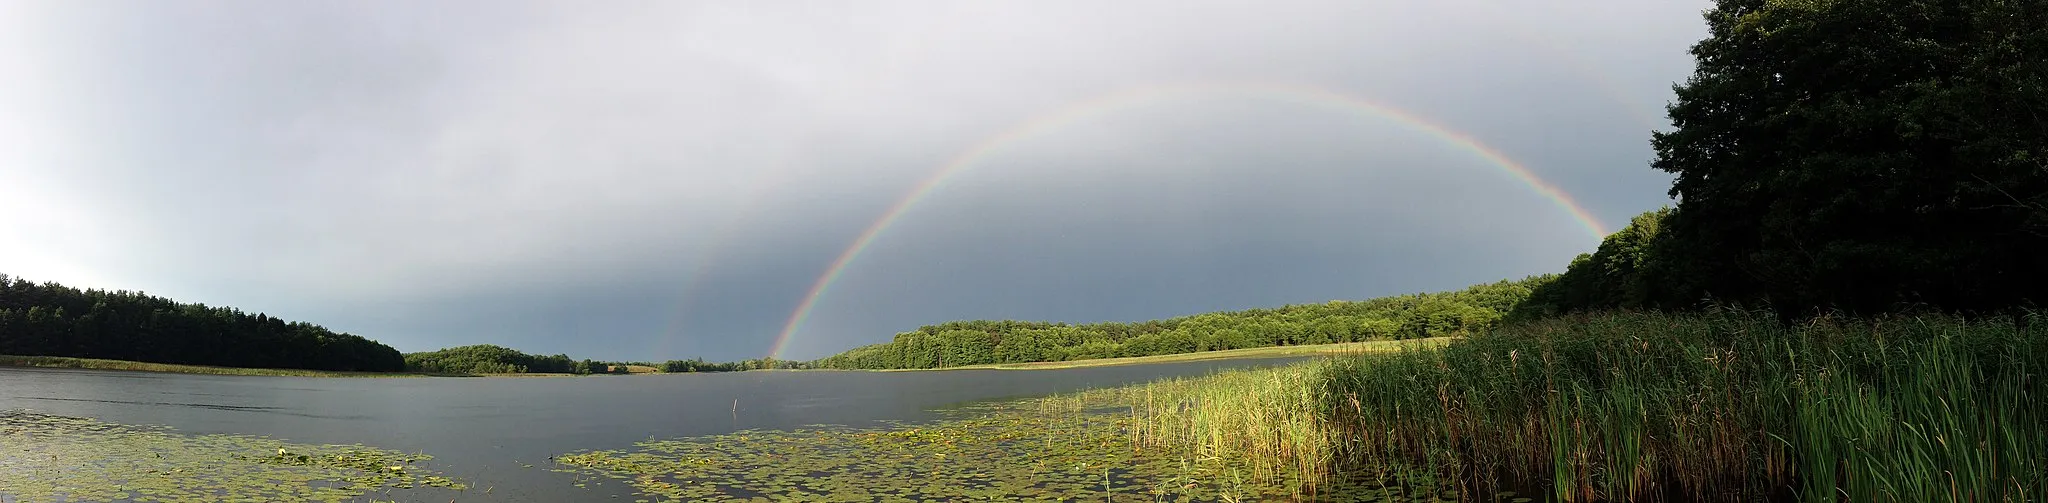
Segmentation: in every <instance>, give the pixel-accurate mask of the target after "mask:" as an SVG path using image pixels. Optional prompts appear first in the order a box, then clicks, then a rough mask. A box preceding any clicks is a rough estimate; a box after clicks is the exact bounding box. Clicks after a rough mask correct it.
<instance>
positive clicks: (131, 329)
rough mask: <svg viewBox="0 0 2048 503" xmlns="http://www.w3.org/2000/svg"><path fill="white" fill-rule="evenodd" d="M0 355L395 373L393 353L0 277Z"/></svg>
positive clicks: (268, 320) (302, 328)
mask: <svg viewBox="0 0 2048 503" xmlns="http://www.w3.org/2000/svg"><path fill="white" fill-rule="evenodd" d="M0 354H12V355H22V356H68V357H79V358H104V359H114V360H131V361H143V362H155V363H175V364H185V365H212V366H221V367H255V368H287V369H309V370H342V371H378V372H386V371H398V370H402V369H404V368H405V362H404V359H403V357H401V356H400V354H399V352H398V350H396V349H392V348H391V347H390V346H386V345H383V344H380V343H378V342H376V341H372V340H369V339H365V338H363V337H359V336H356V335H352V334H347V333H335V332H334V331H331V330H328V329H326V328H324V327H321V326H319V325H314V324H310V323H305V322H292V321H285V320H282V319H278V318H273V317H271V316H269V315H267V314H263V313H256V314H249V313H245V312H242V311H241V310H239V309H235V308H230V307H211V306H207V305H205V304H184V303H179V302H176V301H173V300H171V299H166V298H163V297H156V296H151V295H146V294H144V293H142V292H131V291H126V290H122V291H106V290H79V289H77V288H72V287H67V286H64V285H61V284H58V283H55V282H45V283H34V282H31V281H28V280H25V279H20V278H13V277H9V276H8V275H5V274H0Z"/></svg>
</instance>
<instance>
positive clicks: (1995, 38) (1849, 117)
mask: <svg viewBox="0 0 2048 503" xmlns="http://www.w3.org/2000/svg"><path fill="white" fill-rule="evenodd" d="M1706 18H1707V22H1708V27H1709V30H1710V33H1711V36H1710V37H1709V38H1707V39H1706V40H1704V41H1701V42H1700V43H1698V44H1696V45H1695V46H1693V48H1692V54H1693V56H1694V57H1695V58H1696V60H1697V67H1696V71H1695V73H1694V74H1693V76H1692V78H1691V79H1690V80H1688V81H1687V82H1685V83H1684V84H1683V85H1680V86H1677V88H1676V90H1677V100H1676V101H1675V102H1674V103H1672V104H1671V105H1670V107H1669V112H1670V117H1671V120H1672V122H1673V125H1674V126H1675V129H1673V130H1671V131H1669V132H1659V133H1656V134H1655V137H1654V139H1653V142H1652V143H1653V145H1654V146H1655V149H1656V160H1655V162H1654V165H1655V167H1656V168H1658V169H1661V170H1664V171H1668V172H1671V173H1673V174H1675V175H1676V180H1675V182H1674V183H1673V185H1672V188H1671V192H1670V193H1671V196H1673V197H1674V198H1676V199H1677V200H1678V204H1677V212H1676V213H1675V214H1674V215H1672V216H1671V217H1670V219H1669V220H1668V221H1667V222H1666V223H1665V225H1666V227H1667V228H1666V229H1664V233H1665V234H1666V235H1667V236H1668V237H1669V239H1668V240H1666V242H1664V243H1661V244H1660V245H1659V246H1658V251H1657V253H1656V255H1657V258H1658V259H1659V260H1662V261H1664V262H1665V263H1666V265H1668V266H1669V267H1670V275H1668V276H1664V277H1662V279H1661V281H1662V283H1661V285H1662V287H1664V288H1665V291H1662V292H1655V295H1654V298H1653V299H1650V300H1652V301H1653V302H1651V303H1652V304H1656V305H1660V306H1665V307H1683V306H1690V305H1692V304H1694V303H1696V302H1698V301H1700V300H1702V299H1705V298H1709V297H1711V298H1715V299H1718V300H1723V301H1736V302H1744V303H1752V304H1754V303H1769V304H1771V305H1774V306H1777V307H1778V308H1779V309H1780V310H1781V311H1803V310H1810V309H1812V308H1814V307H1816V306H1818V307H1825V308H1839V309H1845V310H1851V311H1879V310H1889V309H1896V308H1899V307H1903V306H1920V305H1924V306H1932V307H1941V308H1949V309H1962V310H1993V309H2002V308H2006V307H2009V306H2014V305H2021V304H2026V303H2029V302H2030V301H2031V300H2030V299H2038V298H2040V297H2041V294H2042V293H2043V292H2044V288H2048V282H2044V281H2043V280H2044V279H2048V0H1964V1H1955V0H1939V1H1937V0H1721V1H1719V2H1717V3H1716V6H1715V7H1714V8H1713V9H1711V10H1709V11H1708V12H1707V13H1706Z"/></svg>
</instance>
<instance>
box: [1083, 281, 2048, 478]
mask: <svg viewBox="0 0 2048 503" xmlns="http://www.w3.org/2000/svg"><path fill="white" fill-rule="evenodd" d="M2041 321H2048V320H2042V319H2041V318H2040V317H2039V316H2038V315H2032V316H2028V317H2022V318H2019V319H2014V318H1986V319H1976V320H1969V319H1963V318H1957V317H1950V316H1940V315H1933V316H1893V317H1881V318H1863V319H1851V318H1841V317H1823V318H1819V319H1814V320H1811V321H1808V322H1804V323H1801V324H1796V325H1786V324H1782V323H1780V322H1779V321H1777V319H1776V318H1774V317H1772V316H1771V315H1769V314H1766V313H1759V312H1749V311H1742V310H1735V309H1722V310H1714V311H1709V312H1704V313H1693V314H1660V313H1603V314H1593V315H1577V316H1567V317H1560V318H1553V319H1548V320H1541V321H1535V322H1529V323H1522V324H1516V325H1512V326H1508V327H1504V328H1502V329H1499V330H1497V331H1495V332H1492V333H1488V334H1482V335H1474V336H1472V337H1469V338H1466V339H1463V340H1460V341H1457V342H1454V343H1452V344H1449V345H1445V346H1441V347H1429V348H1415V349H1411V350H1408V351H1403V352H1399V353H1394V354H1371V355H1355V356H1347V357H1338V358H1331V359H1326V360H1321V361H1317V362H1311V363H1305V364H1300V365H1294V366H1289V367H1281V368H1272V369H1261V370H1249V371H1234V372H1225V373H1220V374H1216V375H1211V376H1207V377H1200V378H1191V379H1168V380H1162V381H1157V382H1153V383H1149V384H1142V385H1135V386H1129V387H1124V388H1117V389H1109V390H1097V391H1090V392H1085V393H1080V394H1075V395H1070V396H1065V397H1059V398H1055V399H1049V400H1046V401H1045V402H1044V404H1045V405H1043V407H1047V408H1048V411H1056V410H1079V409H1082V408H1087V407H1095V408H1098V409H1099V408H1101V407H1104V404H1114V407H1117V408H1118V409H1119V410H1123V409H1124V408H1128V413H1129V414H1130V418H1129V419H1128V420H1127V421H1126V424H1127V425H1128V426H1127V428H1126V431H1127V432H1128V434H1129V435H1131V437H1132V440H1133V446H1134V447H1135V448H1139V449H1164V450H1167V451H1168V452H1169V453H1173V454H1177V455H1179V456H1180V457H1181V458H1182V459H1186V460H1188V462H1189V463H1190V464H1191V465H1192V466H1204V467H1208V469H1207V472H1208V473H1216V474H1221V473H1226V470H1230V471H1229V472H1228V473H1230V474H1231V476H1250V477H1253V478H1257V479H1262V480H1265V479H1272V478H1276V477H1277V478H1281V479H1283V481H1284V482H1287V483H1290V484H1293V485H1294V486H1295V487H1297V491H1299V492H1301V493H1302V494H1306V495H1309V496H1311V497H1313V496H1314V495H1315V493H1316V492H1317V488H1318V486H1319V485H1327V484H1331V483H1333V482H1341V483H1343V484H1347V485H1352V486H1356V485H1358V484H1360V483H1364V484H1382V485H1388V486H1404V485H1405V486H1407V487H1409V488H1411V489H1419V488H1431V489H1427V492H1426V493H1424V494H1431V495H1435V494H1439V492H1440V491H1450V492H1453V493H1454V494H1455V495H1456V496H1457V497H1458V498H1459V499H1464V500H1468V501H1487V500H1494V499H1496V498H1500V497H1502V496H1503V495H1511V496H1509V499H1512V498H1514V497H1534V498H1536V499H1544V500H1554V501H1814V502H1819V501H1830V502H1831V501H1856V502H1863V501H1876V502H1926V501H1945V502H1979V501H1981V502H2017V501H2048V404H2044V403H2043V402H2041V399H2042V398H2044V397H2043V396H2042V395H2043V392H2044V391H2048V382H2044V381H2043V379H2042V375H2041V374H2042V370H2043V369H2048V325H2042V324H2041V323H2040V322H2041ZM1237 470H1242V471H1243V473H1239V472H1238V471H1237ZM1445 486H1448V487H1445ZM1517 492H1519V493H1521V494H1514V493H1517ZM1411 495H1413V494H1412V493H1411Z"/></svg>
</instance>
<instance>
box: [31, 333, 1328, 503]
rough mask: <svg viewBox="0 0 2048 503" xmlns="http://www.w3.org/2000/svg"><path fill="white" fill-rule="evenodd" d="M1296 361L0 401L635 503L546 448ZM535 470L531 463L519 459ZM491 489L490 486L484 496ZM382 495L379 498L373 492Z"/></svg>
mask: <svg viewBox="0 0 2048 503" xmlns="http://www.w3.org/2000/svg"><path fill="white" fill-rule="evenodd" d="M1299 360H1301V358H1279V359H1272V358H1269V359H1239V360H1213V361H1201V362H1187V363H1166V364H1152V365H1126V366H1114V367H1094V368H1076V369H1058V370H1028V371H1022V370H961V371H944V372H835V371H804V372H787V371H754V372H734V373H714V374H658V375H639V376H592V377H574V378H571V377H556V378H420V379H376V378H364V379H355V378H308V377H268V376H212V375H191V374H161V373H146V372H117V371H92V370H64V369H23V368H8V367H0V410H14V409H29V410H34V411H39V412H44V413H50V414H57V415H65V416H79V417H90V418H95V419H99V420H102V421H107V422H114V423H124V424H152V425H164V426H170V427H173V428H176V429H177V430H179V431H181V432H185V433H193V434H209V433H228V434H245V435H265V436H270V437H274V438H278V439H282V440H288V441H292V442H300V443H316V444H329V443H333V444H354V443H361V444H366V445H369V446H373V447H381V448H387V449H395V450H400V451H406V452H422V451H423V452H425V453H426V454H430V455H432V456H434V459H433V460H432V462H431V463H430V464H431V466H432V468H433V469H434V470H436V471H439V472H442V473H445V474H448V475H450V476H454V477H457V478H459V479H463V480H465V481H467V482H469V483H470V484H471V485H472V489H471V490H470V491H469V493H468V495H469V498H468V499H476V500H490V501H549V502H555V501H608V502H615V501H632V500H633V498H632V495H631V494H630V493H628V492H626V491H628V490H629V489H628V488H625V487H623V486H620V485H618V484H605V485H599V486H594V487H587V488H578V487H575V484H574V482H575V481H574V477H573V476H571V475H569V474H565V473H557V472H553V471H549V470H548V468H551V467H553V464H552V463H551V462H549V457H550V456H553V455H557V454H563V453H567V452H571V451H576V450H586V449H616V448H622V447H627V446H630V445H632V444H633V443H634V442H636V441H640V440H647V439H651V438H654V439H661V438H675V437H690V436H701V435H713V434H720V433H729V432H733V431H737V430H744V429H755V428H766V429H787V428H793V427H798V426H803V425H811V424H843V425H855V426H862V425H872V424H875V422H876V421H882V420H924V419H930V418H932V417H933V414H932V411H933V410H937V409H942V408H947V407H950V406H957V405H960V404H964V403H970V402H976V401H986V400H996V399H1008V398H1025V397H1033V396H1042V395H1047V394H1052V393H1060V392H1068V391H1075V390H1080V389H1087V388H1095V387H1105V386H1116V385H1122V384H1129V383H1135V382H1142V381H1148V380H1152V379H1157V378H1162V377H1172V376H1193V375H1203V374H1207V373H1211V372H1214V371H1216V370H1220V369H1225V368H1242V367H1251V366H1266V365H1276V364H1283V363H1290V362H1294V361H1299ZM527 465H531V467H530V468H529V467H527ZM487 489H488V490H489V493H488V495H487V496H486V495H485V494H484V491H485V490H487ZM378 497H379V498H384V497H386V496H382V495H379V496H378Z"/></svg>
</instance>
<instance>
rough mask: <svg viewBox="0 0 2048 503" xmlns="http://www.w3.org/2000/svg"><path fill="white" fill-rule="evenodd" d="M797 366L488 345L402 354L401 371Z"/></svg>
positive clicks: (604, 370)
mask: <svg viewBox="0 0 2048 503" xmlns="http://www.w3.org/2000/svg"><path fill="white" fill-rule="evenodd" d="M797 363H798V362H790V361H784V360H766V359H755V360H744V361H737V362H709V361H704V360H703V359H701V358H700V359H690V360H669V361H667V362H662V363H654V362H608V361H595V360H588V359H585V360H577V359H573V358H570V357H569V355H566V354H558V355H552V356H544V355H532V354H526V353H523V352H520V351H518V350H515V349H511V348H506V347H503V346H497V345H492V344H477V345H471V346H460V347H453V348H447V349H442V350H438V351H426V352H419V353H406V354H405V370H407V371H410V372H421V373H428V374H449V375H475V374H578V375H583V374H625V373H627V372H626V368H627V367H647V368H652V369H656V370H658V371H660V372H667V373H680V372H735V371H741V370H760V369H772V368H795V367H796V365H797Z"/></svg>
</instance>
